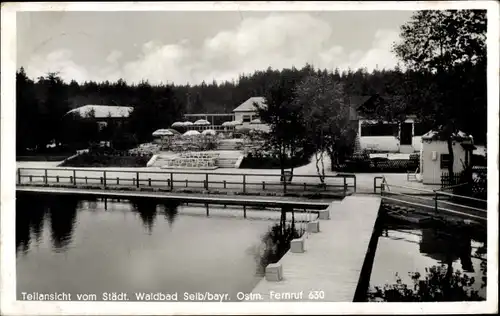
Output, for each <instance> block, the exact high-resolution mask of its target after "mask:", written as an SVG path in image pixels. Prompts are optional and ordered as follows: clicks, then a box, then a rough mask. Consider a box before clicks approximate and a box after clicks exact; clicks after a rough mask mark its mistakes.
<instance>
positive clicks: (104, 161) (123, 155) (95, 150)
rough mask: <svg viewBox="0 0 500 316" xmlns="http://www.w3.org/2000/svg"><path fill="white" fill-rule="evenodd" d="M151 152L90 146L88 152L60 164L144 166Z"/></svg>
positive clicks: (72, 165)
mask: <svg viewBox="0 0 500 316" xmlns="http://www.w3.org/2000/svg"><path fill="white" fill-rule="evenodd" d="M152 156H153V155H152V154H140V153H129V152H127V151H120V150H116V149H113V148H110V147H98V146H91V148H90V150H89V152H86V153H83V154H80V155H78V156H76V157H73V158H72V159H69V160H67V161H65V162H63V163H62V164H61V166H63V167H146V165H147V163H148V161H149V160H150V159H151V157H152Z"/></svg>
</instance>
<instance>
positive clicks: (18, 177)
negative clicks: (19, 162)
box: [17, 168, 21, 184]
mask: <svg viewBox="0 0 500 316" xmlns="http://www.w3.org/2000/svg"><path fill="white" fill-rule="evenodd" d="M17 183H18V184H21V168H17Z"/></svg>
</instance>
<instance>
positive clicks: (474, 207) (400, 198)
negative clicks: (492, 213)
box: [373, 176, 488, 221]
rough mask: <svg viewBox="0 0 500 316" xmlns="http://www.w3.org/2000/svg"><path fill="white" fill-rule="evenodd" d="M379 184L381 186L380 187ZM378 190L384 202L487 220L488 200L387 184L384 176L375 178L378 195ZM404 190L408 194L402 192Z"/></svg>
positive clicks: (375, 188)
mask: <svg viewBox="0 0 500 316" xmlns="http://www.w3.org/2000/svg"><path fill="white" fill-rule="evenodd" d="M378 180H380V182H379V181H378ZM379 183H380V185H378V184H379ZM398 188H399V189H403V190H399V192H398V191H397V189H398ZM377 189H379V190H380V191H379V192H380V195H381V197H382V199H383V200H384V199H386V200H389V201H394V202H399V203H403V204H405V205H410V206H412V207H415V208H419V209H427V210H432V211H433V212H434V213H435V214H448V215H458V216H461V217H468V218H471V219H474V220H481V221H486V220H487V210H488V201H487V200H482V199H477V198H473V197H469V196H462V195H457V194H453V193H449V192H444V191H442V190H427V189H419V188H413V187H408V186H402V185H393V184H389V183H387V181H386V179H385V177H383V176H382V177H374V179H373V190H374V193H378V192H377ZM404 190H406V191H407V192H405V193H403V192H401V191H404ZM412 191H413V192H412ZM410 192H411V193H410ZM459 201H460V202H459Z"/></svg>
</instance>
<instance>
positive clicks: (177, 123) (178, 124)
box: [172, 122, 184, 127]
mask: <svg viewBox="0 0 500 316" xmlns="http://www.w3.org/2000/svg"><path fill="white" fill-rule="evenodd" d="M179 126H184V123H183V122H175V123H174V124H172V127H179Z"/></svg>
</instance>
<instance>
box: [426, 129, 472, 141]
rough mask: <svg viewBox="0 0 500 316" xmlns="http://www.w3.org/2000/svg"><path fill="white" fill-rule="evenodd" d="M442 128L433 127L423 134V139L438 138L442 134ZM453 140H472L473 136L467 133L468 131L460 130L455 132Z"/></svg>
mask: <svg viewBox="0 0 500 316" xmlns="http://www.w3.org/2000/svg"><path fill="white" fill-rule="evenodd" d="M441 132H442V130H441V128H438V129H433V130H430V131H428V132H427V133H425V134H424V135H422V139H427V140H438V139H440V138H441V136H442V133H441ZM452 138H453V140H457V141H472V140H473V138H472V136H471V135H467V134H466V133H464V132H462V131H458V132H457V133H453V135H452Z"/></svg>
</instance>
